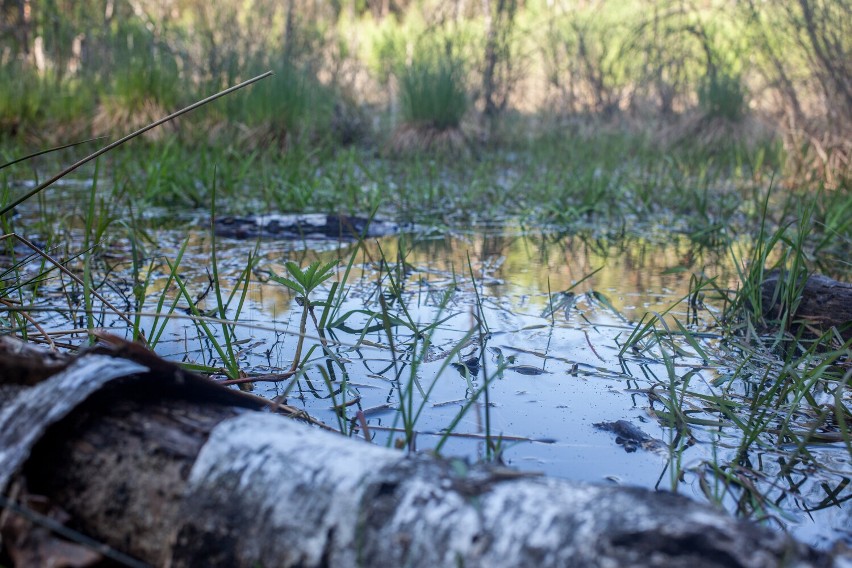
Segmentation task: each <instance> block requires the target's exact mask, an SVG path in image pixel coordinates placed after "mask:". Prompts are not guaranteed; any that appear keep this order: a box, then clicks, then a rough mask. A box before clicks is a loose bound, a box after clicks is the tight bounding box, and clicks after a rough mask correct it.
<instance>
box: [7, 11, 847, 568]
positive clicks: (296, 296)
mask: <svg viewBox="0 0 852 568" xmlns="http://www.w3.org/2000/svg"><path fill="white" fill-rule="evenodd" d="M850 27H852V4H850V2H849V0H833V1H824V2H821V1H816V0H800V1H798V2H780V3H757V2H752V1H743V2H733V3H732V2H723V1H716V0H713V1H709V2H682V1H672V0H639V1H635V2H625V1H619V0H590V1H586V2H560V1H558V0H557V1H547V2H542V1H527V2H517V1H516V0H487V1H485V2H482V3H467V2H463V1H461V0H456V1H453V2H431V1H426V2H419V3H417V2H409V1H407V0H393V1H390V0H383V1H381V2H379V1H377V0H361V1H357V2H356V1H354V0H353V1H352V2H329V3H322V2H301V1H299V0H288V1H287V2H273V1H272V0H255V1H250V2H239V1H236V0H226V1H222V2H216V3H210V2H201V1H196V0H164V1H163V0H160V1H149V0H135V1H123V0H106V1H89V0H85V1H79V0H78V1H68V0H53V1H50V2H48V1H41V0H38V1H37V0H17V1H5V2H0V223H2V233H3V237H2V243H0V335H2V336H8V337H14V338H17V339H20V340H23V341H25V342H27V343H29V344H32V345H33V346H43V347H45V348H47V349H49V350H51V351H53V352H56V353H63V354H64V353H70V354H75V353H85V352H86V351H87V350H90V349H92V348H93V347H94V346H95V345H96V344H98V343H101V344H102V343H104V342H106V343H110V342H112V343H119V342H135V345H138V346H139V347H144V348H145V349H148V350H151V351H153V352H154V353H155V354H156V355H157V356H158V357H161V358H163V359H165V360H167V361H169V362H172V363H176V364H178V365H180V366H181V368H183V369H185V370H187V371H191V372H193V373H197V374H200V375H203V376H205V377H207V378H208V379H209V380H210V381H214V382H217V383H220V384H222V385H227V386H228V388H230V389H232V390H234V391H238V392H239V393H241V394H246V395H248V394H250V395H255V396H258V397H262V398H264V399H266V400H267V401H273V402H274V403H275V404H276V405H280V406H281V407H282V408H286V409H287V412H288V413H289V414H291V415H292V416H293V417H295V418H297V419H301V420H303V421H308V422H310V423H312V424H315V425H316V424H321V425H322V426H321V427H323V428H325V429H331V430H334V431H336V432H338V433H339V435H340V436H345V437H350V438H355V439H359V440H360V443H365V441H367V442H369V443H370V444H373V445H375V446H381V447H388V448H393V449H396V450H397V451H398V452H400V453H401V454H409V455H415V454H416V455H423V454H434V455H438V456H444V457H451V458H461V459H463V460H466V461H465V463H470V464H479V463H487V464H496V465H499V466H501V467H502V466H506V467H510V468H517V469H518V470H520V471H521V472H523V473H533V472H540V473H543V474H545V475H546V476H548V477H553V478H560V479H566V480H572V481H581V482H590V483H595V484H603V485H607V486H608V485H617V486H622V485H623V486H638V487H643V488H647V489H651V490H659V491H665V492H672V493H677V494H681V495H684V496H686V497H688V498H689V499H692V500H694V501H697V502H700V503H705V504H709V505H711V506H713V507H715V508H717V509H719V510H721V511H724V512H726V513H727V514H728V515H730V516H731V517H736V518H741V519H748V520H751V521H754V522H756V523H758V524H761V525H764V526H766V527H770V528H771V529H772V530H774V531H778V532H783V533H788V534H790V535H792V536H793V537H795V539H797V540H798V541H801V542H803V543H805V544H806V545H808V546H810V547H813V548H814V549H817V550H819V551H824V552H826V553H829V554H833V555H837V556H838V557H843V556H844V555H846V556H845V558H847V559H848V558H849V555H850V554H852V553H850V550H852V410H850V409H852V385H851V384H850V381H852V358H850V353H852V321H850V314H852V285H850V282H852V185H850V180H851V179H852V176H850V173H852V169H850V166H851V165H852V164H850V160H852V53H850V39H849V38H852V29H850ZM268 71H271V72H272V73H271V74H269V73H267V72H268ZM250 80H252V81H251V82H250V84H246V83H248V82H249V81H250ZM236 85H241V87H240V88H239V89H234V90H232V91H230V92H227V93H224V94H223V91H224V90H225V89H230V88H231V87H234V86H236ZM217 93H218V94H219V95H221V96H217V97H215V99H214V100H209V101H205V99H206V98H207V97H211V96H212V95H217ZM211 98H212V97H211ZM199 101H205V102H203V104H197V105H195V108H193V109H192V110H191V111H189V112H186V113H180V115H179V116H176V117H174V118H173V119H170V120H168V121H164V122H162V123H161V124H160V125H158V126H156V127H155V128H151V129H147V130H146V131H145V132H144V133H139V135H138V136H137V135H134V136H131V137H130V138H129V139H128V140H126V141H122V142H121V143H120V144H114V145H112V146H110V148H109V149H108V151H105V152H100V153H97V151H98V150H100V149H103V148H106V147H107V146H108V145H110V144H112V143H114V142H116V141H119V140H121V139H122V137H125V136H127V135H130V134H133V133H136V132H137V131H139V130H140V129H146V127H148V126H149V125H151V124H153V123H155V122H156V121H159V120H160V119H162V118H164V117H167V116H169V115H170V113H174V112H175V111H178V110H180V109H182V108H186V107H188V106H189V105H194V104H195V103H197V102H199ZM93 153H97V154H98V155H97V156H96V157H94V158H93V159H88V157H91V156H92V155H93ZM72 164H73V165H74V167H73V168H72V167H69V166H70V165H72ZM819 279H823V280H819ZM817 281H819V282H828V283H829V284H827V286H830V287H831V289H832V290H837V291H838V292H837V294H839V296H838V297H839V299H830V298H827V297H826V298H823V297H822V296H819V297H816V298H811V297H808V295H809V294H811V293H812V292H811V291H810V290H811V288H810V284H809V283H812V282H817ZM820 294H821V293H820ZM831 302H835V303H831ZM818 305H823V306H827V307H824V308H823V311H822V312H820V311H819V310H817V311H816V312H809V313H805V308H806V307H807V308H808V309H811V308H812V307H813V306H818ZM122 344H123V343H122ZM4 373H7V374H9V375H11V373H12V371H11V370H10V369H8V368H7V369H2V370H0V375H3V374H4ZM0 386H2V385H0ZM0 394H2V389H0ZM1 400H2V396H0V401H1ZM0 424H2V421H0ZM0 449H2V448H0ZM0 490H2V491H5V490H6V488H5V487H2V486H0ZM11 493H12V492H11V491H9V492H6V493H5V495H6V497H4V498H3V502H2V503H9V502H11V501H14V500H15V498H14V496H13V495H12V494H11ZM2 503H0V505H2ZM3 511H4V512H3V515H5V505H4V506H3ZM4 519H5V516H0V529H2V530H0V534H4V533H3V530H5V529H3V521H4ZM672 522H673V523H676V522H677V520H676V519H672ZM78 528H79V527H78ZM7 540H8V538H7ZM3 544H4V542H3V541H2V540H0V566H5V565H15V564H16V561H15V558H20V556H16V555H15V554H16V553H15V551H14V550H11V549H9V548H7V547H4V546H2V545H3ZM69 565H76V564H69ZM80 565H82V564H80Z"/></svg>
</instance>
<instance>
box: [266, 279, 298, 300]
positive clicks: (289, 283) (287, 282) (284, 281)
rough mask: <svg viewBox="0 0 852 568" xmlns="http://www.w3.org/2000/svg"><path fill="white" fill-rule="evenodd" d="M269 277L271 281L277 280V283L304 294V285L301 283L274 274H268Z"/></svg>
mask: <svg viewBox="0 0 852 568" xmlns="http://www.w3.org/2000/svg"><path fill="white" fill-rule="evenodd" d="M269 279H270V280H272V281H273V282H277V283H279V284H282V285H284V286H286V287H287V288H290V289H291V290H293V291H294V292H296V293H297V294H301V295H303V296H304V295H305V289H304V287H303V286H302V285H301V284H298V283H296V282H293V281H292V280H290V279H289V278H282V277H281V276H277V275H275V274H270V275H269Z"/></svg>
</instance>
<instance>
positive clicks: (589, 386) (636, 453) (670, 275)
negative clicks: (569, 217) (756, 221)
mask: <svg viewBox="0 0 852 568" xmlns="http://www.w3.org/2000/svg"><path fill="white" fill-rule="evenodd" d="M202 226H203V225H202ZM184 243H186V250H185V253H184V255H183V259H182V261H181V264H180V266H179V267H178V270H177V273H178V274H179V275H180V277H181V279H182V282H183V283H184V285H185V287H186V290H187V294H188V295H189V296H190V297H192V298H194V302H195V303H196V305H197V308H198V309H199V310H200V311H202V312H204V313H207V314H208V315H211V316H218V315H221V314H220V313H219V312H218V311H216V310H215V308H216V306H217V300H216V297H217V294H216V293H215V289H214V290H213V291H211V290H210V283H211V281H212V271H211V268H212V267H211V262H212V260H211V259H212V254H211V253H212V250H213V247H214V246H215V250H216V258H217V272H218V281H219V284H220V292H221V297H223V298H224V299H225V300H227V299H228V298H229V297H231V301H230V303H229V304H228V308H227V310H225V313H224V315H225V320H230V321H231V322H233V321H234V320H236V321H237V322H238V323H236V324H235V325H226V326H223V325H221V324H220V323H216V322H215V321H210V322H208V323H207V328H206V329H204V328H203V327H202V326H201V325H200V324H198V323H197V321H193V320H192V319H191V318H189V317H188V316H186V314H185V311H186V308H187V305H188V303H187V301H186V299H185V297H184V298H182V297H181V294H180V292H179V290H178V287H177V286H176V285H175V281H174V279H171V280H170V279H169V274H170V272H171V270H170V268H169V266H168V264H167V263H166V262H165V259H168V260H169V261H170V262H171V263H172V264H173V265H174V262H175V259H176V258H177V254H178V251H179V250H180V249H181V246H182V245H183V244H184ZM136 245H137V249H136V251H137V252H136V254H137V263H136V265H137V274H138V275H137V276H136V277H133V268H132V267H133V263H132V262H131V261H130V259H131V254H132V251H133V248H132V247H131V244H130V242H129V241H125V240H118V241H116V242H115V243H114V244H113V245H112V246H111V247H110V248H109V250H107V251H104V254H103V256H102V258H103V259H106V260H104V263H105V266H104V267H101V268H103V269H104V271H107V272H109V274H110V276H109V280H110V286H109V287H108V290H107V288H105V290H107V293H108V294H110V295H111V297H113V296H114V297H115V298H116V301H117V302H118V301H120V300H122V299H123V300H124V301H125V303H126V305H127V308H128V310H131V311H132V310H137V309H138V310H139V311H140V312H141V313H142V314H144V315H143V316H142V317H141V319H140V322H141V328H142V330H143V331H144V333H145V335H146V337H148V338H149V339H150V338H153V337H155V336H156V335H157V333H158V331H159V330H162V334H161V335H159V340H158V344H157V345H156V351H157V352H158V353H159V354H161V355H162V356H164V357H167V358H169V359H172V360H175V361H180V362H183V363H186V364H190V365H194V366H202V367H207V368H212V369H222V368H223V367H225V366H226V365H225V363H224V362H223V360H222V359H223V358H222V354H221V352H220V350H219V349H221V346H222V345H224V344H225V341H224V337H225V335H224V331H223V330H225V329H227V330H229V333H233V336H232V337H231V344H232V352H233V359H234V361H236V362H237V363H238V365H239V368H240V369H241V370H242V371H244V373H246V374H247V375H249V376H252V375H266V376H268V375H276V374H278V375H284V374H285V373H286V371H288V370H289V369H290V368H291V364H292V362H293V358H294V356H295V353H296V344H297V340H298V335H299V326H300V320H301V317H302V309H303V308H302V306H301V304H300V302H298V301H297V299H296V296H295V294H294V293H293V292H291V291H290V290H288V289H287V288H286V287H285V286H283V285H281V284H278V283H275V282H274V281H272V280H270V279H269V274H270V273H272V274H277V275H279V276H287V273H286V268H285V265H284V263H285V262H286V261H293V262H295V263H296V264H298V265H299V266H302V267H306V266H308V265H309V264H310V263H311V262H313V261H315V260H319V261H321V262H329V261H334V260H340V262H341V264H340V265H339V266H338V268H337V269H336V271H335V272H334V275H333V277H332V278H330V279H329V280H328V281H326V282H324V283H323V284H322V285H321V286H319V287H318V288H317V289H316V290H314V291H313V293H312V294H311V299H312V300H313V301H315V302H322V301H325V300H326V298H327V297H328V295H329V292H330V290H331V286H332V283H334V282H337V283H338V284H339V288H338V289H339V290H342V293H341V294H340V295H338V296H337V297H336V300H335V301H334V302H332V304H333V305H332V306H331V307H323V306H317V307H316V310H315V315H316V317H317V318H322V317H323V315H324V313H323V312H324V311H325V310H328V314H325V315H326V317H327V318H328V322H331V323H333V324H334V325H332V326H331V327H330V328H328V329H327V331H326V338H325V339H326V345H327V347H325V348H323V345H322V343H321V340H320V338H319V337H318V333H317V330H316V327H315V326H314V325H313V323H312V322H311V320H310V318H309V319H308V326H307V335H308V338H307V339H306V341H305V346H304V349H303V350H302V353H301V357H302V358H304V360H305V362H304V365H302V367H301V369H302V372H300V373H298V374H297V375H295V376H293V377H288V378H286V379H285V380H282V381H280V382H266V381H264V382H259V381H258V382H253V383H249V384H246V385H242V388H245V389H250V390H252V391H253V392H255V393H256V394H259V395H261V396H266V397H270V398H271V397H279V398H280V400H282V401H285V402H286V404H288V405H290V406H291V407H295V408H297V409H299V410H304V411H306V412H307V413H308V414H309V415H310V416H312V417H314V418H316V419H318V420H321V421H323V422H324V423H326V424H328V425H329V426H331V427H333V428H335V429H339V430H343V431H344V432H345V433H346V434H347V435H349V436H352V437H356V438H360V439H365V438H369V439H370V441H371V442H372V443H375V444H383V445H390V446H397V447H401V446H404V445H405V441H406V439H407V438H406V434H405V430H406V428H408V430H409V432H410V434H411V437H410V440H411V445H410V449H411V450H414V451H430V450H435V449H436V448H438V447H440V452H441V454H442V455H448V456H464V457H467V458H468V459H471V460H479V459H495V460H501V461H502V462H504V463H506V464H508V465H511V466H514V467H518V468H521V469H523V470H528V471H539V472H543V473H546V474H548V475H552V476H557V477H563V478H568V479H573V480H583V481H592V482H599V483H619V484H627V485H639V486H644V487H649V488H659V489H665V490H672V491H677V492H680V493H684V494H687V495H689V496H691V497H693V498H695V499H697V500H700V501H707V500H708V498H709V499H710V500H711V501H717V502H719V503H721V505H722V506H724V507H725V508H727V509H728V510H730V511H735V510H737V508H738V507H740V508H745V509H748V510H754V509H757V510H758V511H759V513H758V514H756V515H755V516H757V517H760V518H765V519H767V523H769V524H770V525H773V526H783V527H786V528H788V529H791V530H793V531H794V533H795V534H796V535H797V536H798V537H799V538H801V539H803V540H805V541H807V542H809V543H811V544H814V545H817V546H820V547H826V546H829V545H831V544H832V543H833V542H835V541H838V540H841V541H845V542H847V543H850V544H852V532H850V528H849V527H850V526H852V519H850V513H849V505H848V502H849V499H850V497H852V488H850V486H849V478H850V477H852V464H850V455H849V452H848V450H847V448H846V447H845V446H844V445H843V444H842V443H834V444H831V443H827V444H826V443H824V444H820V445H814V446H813V447H809V448H808V449H809V450H810V452H811V453H810V455H811V456H812V459H811V460H809V461H807V462H805V461H800V460H797V461H796V462H795V463H793V464H787V463H786V462H785V459H787V453H785V452H786V451H787V450H789V449H787V450H785V449H784V448H783V447H777V448H773V447H771V444H765V445H763V446H761V445H755V446H753V449H752V451H750V452H749V453H748V455H747V456H746V457H745V458H743V457H742V456H737V455H736V448H737V445H738V443H739V434H738V431H737V430H736V429H735V428H732V427H729V426H730V421H729V420H727V419H725V418H724V417H723V416H722V415H721V414H720V413H719V412H714V411H713V410H712V409H708V408H707V405H706V404H705V399H703V398H702V397H704V396H712V395H714V394H718V392H719V385H720V384H723V383H724V382H725V381H726V380H727V379H726V378H727V377H730V376H733V374H734V372H735V370H736V369H737V367H738V366H739V365H740V364H741V362H742V357H741V356H740V355H739V354H738V353H736V352H732V351H731V350H730V349H725V348H723V346H722V337H721V335H720V333H721V332H720V331H719V326H718V325H717V320H716V318H719V317H721V310H722V303H721V300H720V299H718V298H716V296H717V294H714V293H713V292H712V291H711V290H710V288H707V289H706V290H705V291H704V294H703V295H702V296H701V297H698V298H693V299H694V300H697V301H695V302H693V303H692V304H690V303H689V302H687V301H684V299H685V298H689V297H690V294H691V292H693V291H694V275H697V276H700V278H701V279H703V280H707V279H713V283H714V286H715V287H716V288H718V289H723V290H726V289H733V288H735V287H736V285H737V278H736V271H735V269H734V266H733V263H732V261H731V260H730V252H729V251H728V249H726V248H721V249H712V248H706V247H704V246H702V245H701V244H698V243H695V242H693V241H691V240H690V239H689V238H688V237H687V236H685V235H679V234H677V233H672V232H671V231H669V230H659V231H656V230H654V229H649V230H647V231H645V232H644V233H643V234H641V235H624V234H620V235H610V236H607V235H603V236H601V234H600V233H599V232H597V233H592V232H588V233H583V232H579V233H564V232H557V231H543V230H541V229H536V230H530V229H528V228H525V227H523V226H520V225H518V224H512V223H509V224H504V225H502V226H499V227H478V228H476V229H471V230H450V229H447V228H446V227H418V229H417V230H416V231H415V232H413V233H411V234H404V235H394V236H390V237H383V238H378V239H371V240H367V241H365V242H363V243H360V244H355V243H354V242H336V241H331V240H329V239H311V238H305V239H301V240H264V241H245V240H237V239H226V238H221V237H220V238H216V239H215V244H214V239H213V238H212V237H211V236H210V234H209V232H208V231H206V230H203V229H201V230H198V231H197V232H196V231H190V232H189V233H187V232H186V231H162V232H159V233H158V234H157V235H156V238H155V239H153V240H152V241H151V242H148V243H147V244H144V246H143V245H141V244H140V243H136ZM140 247H141V248H140ZM734 248H735V249H736V248H737V246H735V247H734ZM142 249H144V250H142ZM140 250H142V252H143V253H144V254H141V255H140ZM250 259H254V260H253V262H252V261H250ZM350 262H351V268H350V269H349V271H348V274H347V269H346V267H347V265H349V264H350ZM107 267H108V270H107ZM247 269H248V273H249V274H250V275H251V276H250V278H249V279H248V284H247V286H244V284H245V280H244V279H242V276H241V275H242V274H245V273H246V270H247ZM146 278H147V281H148V285H147V288H146V289H145V291H144V294H143V295H144V297H145V301H144V303H143V304H142V305H137V304H135V303H134V300H133V289H134V288H133V287H134V284H135V285H138V283H139V281H142V280H145V279H146ZM344 278H345V281H344ZM244 287H245V290H243V288H244ZM137 291H138V288H137ZM232 292H233V295H232V296H231V294H232ZM243 292H244V296H243ZM49 296H50V294H46V295H45V296H44V297H45V298H49ZM42 301H43V302H45V301H50V300H44V299H43V300H42ZM161 301H162V302H163V303H162V305H161V304H160V302H161ZM158 306H160V307H159V310H160V311H161V312H163V311H165V312H170V313H171V316H172V317H170V318H168V319H165V318H162V317H156V316H155V315H154V313H155V312H156V311H157V310H158ZM690 306H692V307H690ZM71 311H73V309H71ZM238 312H239V313H238ZM649 313H650V314H655V313H656V314H659V315H660V317H661V319H662V320H663V321H664V322H665V325H668V326H669V327H670V328H672V329H674V328H675V326H676V325H677V323H678V322H679V323H680V324H681V325H683V326H684V327H685V328H687V329H689V330H690V331H691V332H693V333H694V334H695V338H696V340H697V341H699V342H700V347H701V349H702V350H703V351H704V353H705V355H706V354H708V353H709V354H712V355H711V356H709V357H708V360H705V359H704V358H702V357H700V356H699V354H698V353H697V352H696V351H695V349H694V348H693V347H692V346H690V345H688V344H687V342H685V341H678V340H675V341H673V342H672V343H671V345H670V346H669V349H668V353H667V355H668V357H669V358H668V361H667V360H666V357H665V356H664V354H663V353H662V352H661V350H660V348H659V346H657V347H656V348H655V347H653V346H651V347H649V348H648V349H647V350H644V351H640V350H633V349H627V350H624V351H622V348H623V347H624V345H625V343H626V342H627V341H628V338H629V337H630V336H631V334H632V333H634V331H635V330H636V327H637V326H636V324H637V323H638V322H639V321H640V320H642V318H643V316H645V315H646V314H649ZM380 314H384V316H382V315H380ZM64 317H65V319H66V320H67V321H66V322H65V325H71V324H72V323H73V322H75V321H77V320H78V319H79V317H80V316H77V315H74V314H72V313H65V314H64ZM59 319H61V318H59ZM43 323H44V324H45V325H50V324H51V323H52V324H53V325H54V327H56V326H59V325H60V322H59V321H58V320H57V317H56V316H54V319H53V320H52V321H51V320H50V319H46V320H45V321H44V322H43ZM98 324H99V325H102V326H104V327H108V328H113V330H114V332H116V333H118V334H120V335H122V336H125V330H124V328H123V327H122V326H121V323H120V322H119V321H117V320H115V321H114V320H112V319H111V318H110V317H109V316H108V315H105V316H103V318H102V319H100V320H99V321H98ZM217 344H218V347H219V348H218V349H217ZM663 350H664V351H665V348H663ZM229 357H230V355H229ZM223 378H224V377H223ZM729 386H730V385H729ZM233 388H237V387H233ZM748 388H749V386H748V385H746V384H744V385H743V386H742V388H740V387H739V386H737V387H736V388H735V389H734V391H737V392H741V393H742V396H743V397H746V396H747V393H748ZM845 396H846V397H847V402H846V404H847V406H848V404H849V401H848V398H849V397H848V392H847V393H846V394H845ZM672 400H674V401H677V406H678V407H679V408H681V409H682V410H684V412H689V413H692V414H690V416H696V417H698V418H699V420H697V421H696V423H692V424H690V428H689V432H688V436H678V435H677V431H676V429H674V428H672V427H669V426H670V425H671V423H670V422H669V421H667V419H666V416H667V415H668V410H667V407H666V405H665V402H666V401H672ZM620 420H623V421H628V422H629V423H631V424H632V425H633V426H635V427H637V428H638V429H640V430H641V431H642V432H643V433H644V436H647V439H648V440H651V441H652V443H645V444H639V445H638V447H637V446H636V445H634V446H633V447H630V446H629V444H624V443H623V440H620V439H619V438H618V436H617V435H616V434H614V433H613V432H611V431H608V430H606V429H604V428H601V427H596V426H595V425H596V424H600V423H613V422H616V421H620ZM701 420H703V421H704V422H701ZM618 442H622V443H621V444H620V443H618ZM365 443H366V442H365ZM626 449H630V450H633V451H629V452H628V451H626ZM720 468H722V469H723V470H724V472H726V473H725V474H722V473H720V472H721V471H722V469H720ZM714 472H716V473H715V474H714ZM723 475H729V476H733V477H735V478H736V479H737V480H738V482H737V484H730V483H729V484H728V490H727V491H726V490H725V486H726V485H725V484H724V483H722V477H723ZM746 481H747V482H748V483H749V484H752V486H753V487H755V488H756V491H753V492H744V491H742V490H741V489H740V488H741V487H742V485H743V483H745V482H746ZM755 495H759V496H760V498H759V499H758V501H760V502H759V503H758V505H755V504H754V502H753V501H754V500H755ZM743 501H752V503H750V504H746V505H747V506H746V505H744V503H743Z"/></svg>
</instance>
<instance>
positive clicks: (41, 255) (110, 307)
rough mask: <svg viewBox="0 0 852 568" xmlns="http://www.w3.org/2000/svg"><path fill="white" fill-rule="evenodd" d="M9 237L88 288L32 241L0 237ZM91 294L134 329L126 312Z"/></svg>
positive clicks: (92, 290) (11, 235)
mask: <svg viewBox="0 0 852 568" xmlns="http://www.w3.org/2000/svg"><path fill="white" fill-rule="evenodd" d="M9 237H15V238H16V239H18V240H19V241H21V242H22V243H23V244H25V245H27V246H28V247H30V248H31V249H32V250H33V252H35V253H36V254H37V255H39V256H40V257H42V258H44V259H45V260H47V261H48V262H50V263H51V264H53V265H54V266H55V267H56V268H58V269H59V270H60V271H61V272H62V273H63V274H67V275H68V277H69V278H70V279H71V280H73V281H74V282H76V283H77V284H79V285H80V286H82V287H83V289H85V288H86V284H85V283H84V282H83V281H82V280H80V278H79V277H77V276H76V275H75V274H74V273H73V272H71V271H70V270H68V269H67V268H65V267H64V266H62V263H61V262H59V261H58V260H56V259H55V258H53V257H52V256H50V255H49V254H47V253H46V252H44V251H43V250H41V249H40V248H38V247H37V246H36V245H34V244H33V243H32V242H30V241H29V240H28V239H26V238H25V237H22V236H21V235H19V234H17V233H9V234H6V235H0V240H3V239H7V238H9ZM90 292H91V293H92V295H93V296H94V297H95V298H97V299H98V300H100V301H101V302H103V304H104V305H105V306H106V307H108V308H109V309H111V310H112V311H113V312H115V315H117V316H118V317H120V318H121V319H123V320H124V322H125V323H126V324H127V325H129V326H130V327H131V328H132V327H133V322H131V321H130V320H129V319H128V318H127V316H126V315H124V312H122V311H120V310H119V309H118V308H116V307H115V306H113V305H112V304H111V303H110V302H109V300H107V299H106V298H104V297H103V296H101V294H100V292H98V291H97V290H95V289H94V288H92V289H91V290H90Z"/></svg>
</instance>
